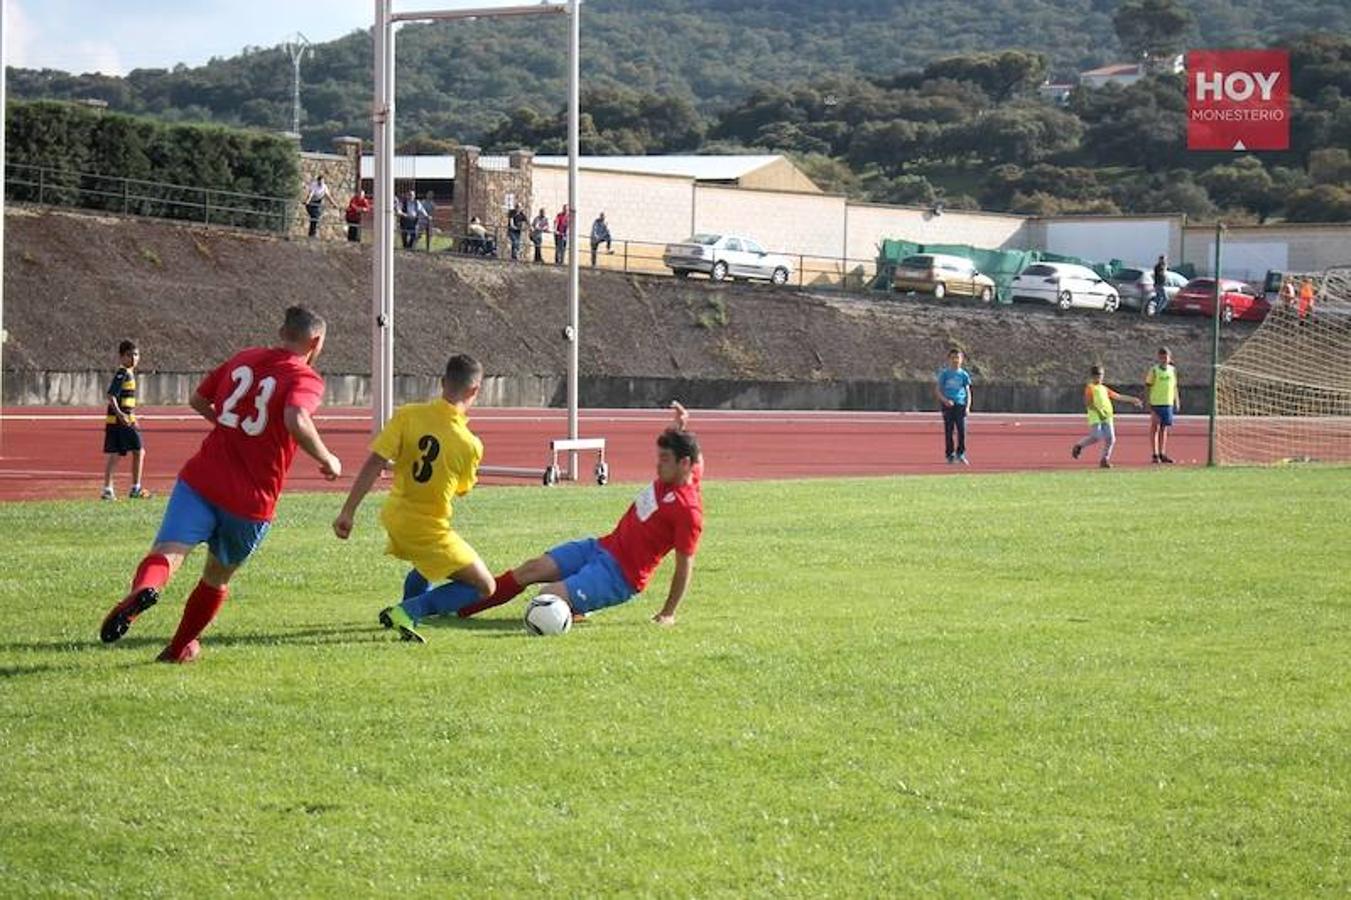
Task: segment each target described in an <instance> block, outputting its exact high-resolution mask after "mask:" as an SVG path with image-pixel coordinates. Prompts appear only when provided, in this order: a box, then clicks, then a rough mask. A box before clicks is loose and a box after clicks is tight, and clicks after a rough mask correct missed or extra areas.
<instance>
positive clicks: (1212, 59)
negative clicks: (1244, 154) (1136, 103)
mask: <svg viewBox="0 0 1351 900" xmlns="http://www.w3.org/2000/svg"><path fill="white" fill-rule="evenodd" d="M1187 101H1188V102H1187V149H1188V150H1289V149H1290V54H1289V52H1287V51H1285V50H1193V51H1191V52H1190V53H1188V54H1187Z"/></svg>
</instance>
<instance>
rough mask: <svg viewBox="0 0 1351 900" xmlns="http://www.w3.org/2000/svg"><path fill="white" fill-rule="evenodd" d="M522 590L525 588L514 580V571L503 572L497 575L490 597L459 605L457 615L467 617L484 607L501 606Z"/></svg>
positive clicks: (462, 617) (481, 610)
mask: <svg viewBox="0 0 1351 900" xmlns="http://www.w3.org/2000/svg"><path fill="white" fill-rule="evenodd" d="M523 590H525V587H524V586H523V585H521V584H520V583H518V582H517V581H516V573H515V572H503V573H502V574H501V575H498V576H497V590H495V591H493V593H492V596H491V597H487V598H485V599H483V600H479V601H478V602H476V603H471V604H469V605H468V606H462V607H460V611H459V613H458V615H459V617H460V618H461V619H467V618H469V617H470V616H473V615H477V614H478V613H481V612H483V611H484V610H485V609H492V608H493V607H494V606H501V605H502V604H503V603H506V602H507V601H508V600H511V599H512V598H513V597H515V596H516V595H517V594H519V593H520V592H521V591H523Z"/></svg>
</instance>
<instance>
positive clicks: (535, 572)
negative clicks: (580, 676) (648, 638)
mask: <svg viewBox="0 0 1351 900" xmlns="http://www.w3.org/2000/svg"><path fill="white" fill-rule="evenodd" d="M671 407H672V409H674V410H675V427H674V428H668V429H667V430H666V431H663V432H662V433H661V434H660V435H659V436H658V437H657V480H656V481H654V482H652V483H651V484H650V485H648V486H647V487H645V488H643V491H642V493H640V494H639V495H638V497H637V499H636V500H634V501H633V504H632V505H631V506H629V508H628V511H627V512H625V513H624V517H623V518H622V519H620V520H619V524H618V525H616V526H615V529H614V531H612V532H610V533H609V534H607V535H606V536H605V537H603V538H600V539H599V540H597V539H596V538H584V539H582V540H580V541H573V542H571V543H568V544H563V545H561V546H558V547H555V548H554V549H552V550H550V551H549V552H547V553H545V554H544V555H543V556H539V557H536V558H535V559H532V560H530V561H529V562H526V563H523V564H521V565H520V566H518V567H517V568H515V569H513V570H512V571H510V572H505V573H503V574H501V575H499V576H498V577H497V590H496V591H495V592H494V593H493V595H492V596H491V597H489V598H487V599H486V600H481V601H479V602H478V603H475V604H473V605H471V606H466V607H464V608H463V609H461V610H460V612H459V615H460V616H461V617H462V618H467V617H469V616H472V615H474V614H475V613H478V612H482V611H483V610H485V609H491V608H492V607H494V606H499V605H501V604H503V603H506V602H507V601H508V600H511V599H512V598H513V597H515V596H517V595H518V594H520V593H521V591H523V590H525V589H526V588H527V587H529V586H530V585H532V584H543V585H544V587H543V588H542V592H543V593H546V594H556V595H557V596H559V597H562V598H563V599H564V600H566V601H567V602H568V605H569V606H571V607H572V613H573V616H574V617H580V616H584V615H586V614H587V613H592V612H595V611H596V610H599V609H604V608H606V607H607V606H615V605H616V604H619V603H623V602H625V601H626V600H629V599H632V598H633V596H634V595H636V594H638V593H640V592H641V591H642V590H643V588H645V587H647V583H648V581H649V580H650V579H651V578H652V573H653V572H655V571H656V570H657V566H658V565H660V564H661V561H662V559H663V558H665V556H666V554H667V553H669V552H671V551H672V550H674V551H675V554H676V565H675V573H674V574H673V575H672V576H671V588H670V590H669V591H668V592H667V595H666V604H665V605H664V606H663V607H662V608H661V611H660V612H658V613H657V614H656V615H655V616H653V617H652V621H654V622H657V623H658V624H660V625H674V624H675V620H676V618H675V614H676V607H678V606H679V605H680V601H681V600H682V599H683V598H684V596H685V592H686V591H687V590H688V589H689V586H690V579H691V578H692V577H693V575H694V554H695V553H696V552H697V551H698V549H699V537H700V535H701V534H702V532H703V529H704V509H703V496H702V494H701V492H700V482H701V481H702V480H703V470H704V463H703V457H702V456H701V455H700V453H699V442H698V441H697V440H696V439H695V437H694V435H693V434H691V433H690V432H688V431H686V430H685V426H686V425H687V424H688V421H689V415H688V413H686V412H685V408H684V407H683V406H681V405H680V404H679V403H673V404H671Z"/></svg>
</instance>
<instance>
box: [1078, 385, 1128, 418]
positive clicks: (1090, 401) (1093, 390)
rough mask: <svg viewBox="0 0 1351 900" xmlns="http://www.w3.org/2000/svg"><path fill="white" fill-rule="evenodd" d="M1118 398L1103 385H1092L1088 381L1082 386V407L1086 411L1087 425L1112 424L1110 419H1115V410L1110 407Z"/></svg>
mask: <svg viewBox="0 0 1351 900" xmlns="http://www.w3.org/2000/svg"><path fill="white" fill-rule="evenodd" d="M1120 396H1121V395H1120V394H1118V393H1117V392H1116V391H1114V390H1112V389H1111V388H1109V387H1108V386H1107V385H1105V384H1094V383H1093V382H1091V381H1090V382H1089V383H1088V384H1086V385H1084V406H1085V407H1086V408H1087V411H1088V424H1090V425H1110V424H1112V419H1113V418H1115V417H1116V410H1115V409H1114V408H1113V407H1112V401H1113V400H1116V399H1118V398H1120Z"/></svg>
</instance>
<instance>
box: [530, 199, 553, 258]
mask: <svg viewBox="0 0 1351 900" xmlns="http://www.w3.org/2000/svg"><path fill="white" fill-rule="evenodd" d="M548 233H549V214H548V213H546V212H545V211H544V207H542V206H541V207H540V208H539V215H537V216H535V221H533V222H531V223H530V243H532V244H534V245H535V262H537V263H542V262H544V236H545V235H546V234H548Z"/></svg>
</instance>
